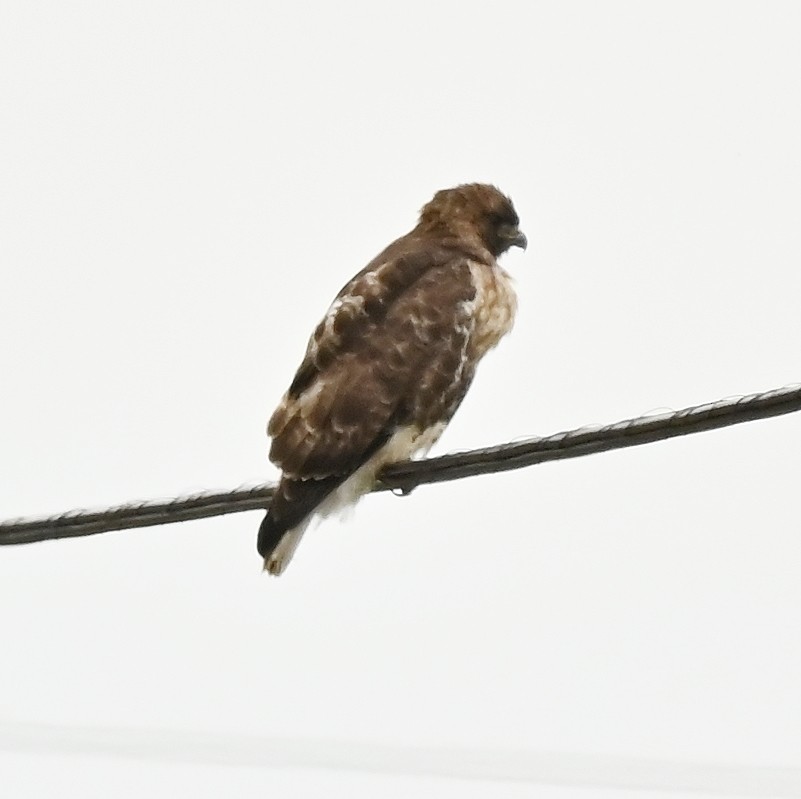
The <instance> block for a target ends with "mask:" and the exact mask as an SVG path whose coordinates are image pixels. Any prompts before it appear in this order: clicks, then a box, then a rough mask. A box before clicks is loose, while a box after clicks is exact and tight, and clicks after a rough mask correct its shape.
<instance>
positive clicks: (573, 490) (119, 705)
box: [0, 0, 801, 797]
mask: <svg viewBox="0 0 801 799" xmlns="http://www.w3.org/2000/svg"><path fill="white" fill-rule="evenodd" d="M799 41H801V8H799V6H798V4H795V3H778V2H775V3H753V4H751V3H748V4H744V3H730V2H729V3H698V2H692V3H681V2H671V3H649V4H645V3H604V4H600V3H598V4H595V3H586V4H583V3H558V4H557V3H535V2H529V3H522V2H519V3H514V2H492V3H486V2H482V3H478V2H464V3H457V2H447V3H446V2H441V3H422V2H403V3H394V4H380V3H366V2H365V3H356V2H342V3H336V4H333V3H332V4H324V3H271V2H201V3H164V2H142V0H137V2H120V3H103V2H71V3H61V2H35V1H34V2H32V0H25V1H24V2H21V1H20V2H14V1H13V0H6V2H4V3H3V6H2V14H1V18H0V81H2V83H1V84H0V85H1V86H2V88H1V89H0V107H1V108H2V125H0V187H1V188H0V226H1V227H2V232H0V268H2V294H0V311H1V315H0V411H1V413H0V477H1V478H2V479H0V518H9V517H14V516H21V515H39V514H45V513H51V512H59V511H63V510H67V509H72V508H80V507H87V506H89V507H97V506H103V505H105V504H112V503H118V502H124V501H127V500H134V499H146V498H156V497H168V496H172V495H175V494H179V493H184V492H187V491H196V490H201V489H211V488H218V489H219V488H226V487H233V486H236V485H239V484H242V483H249V482H250V483H252V482H259V481H263V480H272V479H274V478H275V476H276V472H275V470H274V468H273V467H272V466H271V465H269V464H268V462H267V460H266V451H267V440H266V437H265V434H264V426H265V423H266V420H267V417H268V416H269V413H270V412H271V410H272V408H273V407H274V405H275V404H276V403H277V401H278V399H279V398H280V395H281V393H282V392H283V391H284V389H285V388H286V386H287V385H288V382H289V380H290V379H291V376H292V373H293V371H294V369H295V367H296V366H297V363H298V361H299V359H300V357H301V355H302V352H303V348H304V346H305V342H306V339H307V336H308V334H309V332H310V331H311V329H312V328H313V326H314V325H315V324H316V322H317V320H318V318H319V317H320V315H321V314H322V313H323V311H324V310H325V308H326V307H327V305H328V303H329V301H330V300H331V298H332V297H333V295H334V294H335V293H336V291H337V290H338V289H339V287H340V286H341V285H342V284H343V283H344V282H345V281H346V280H347V279H348V278H349V277H350V276H351V275H352V274H353V273H354V272H355V271H357V270H358V269H360V268H361V267H362V266H363V265H364V264H365V263H366V262H367V261H368V260H369V259H370V258H371V257H372V256H373V255H375V254H376V252H378V251H379V250H380V249H381V248H382V247H383V246H384V245H385V244H386V243H388V242H389V241H390V240H391V239H393V238H394V237H396V236H398V235H401V234H403V233H405V232H406V231H407V230H408V229H409V228H411V227H412V226H413V225H414V223H415V219H416V213H417V210H418V209H419V208H420V206H422V205H423V204H424V203H425V202H426V201H427V200H428V199H429V198H430V197H431V195H432V194H433V193H434V191H436V190H437V189H439V188H444V187H447V186H451V185H454V184H456V183H460V182H465V181H474V180H482V181H489V182H493V183H496V184H497V185H498V186H499V187H501V188H502V189H503V190H504V191H505V192H507V193H509V194H510V195H511V196H512V198H513V200H514V201H515V204H516V206H517V209H518V212H519V214H520V217H521V220H522V227H523V229H524V230H525V232H526V233H527V234H528V237H529V242H530V246H529V249H528V251H527V252H526V253H520V252H519V251H514V252H513V253H510V254H509V255H508V256H507V257H506V258H505V261H504V263H505V266H506V267H507V268H508V269H509V271H511V272H512V273H513V275H514V276H515V278H516V281H517V287H518V292H519V297H520V313H519V317H518V322H517V325H516V328H515V330H514V332H513V334H512V335H511V336H510V337H509V338H508V339H506V340H505V341H504V342H502V344H501V346H500V347H499V349H498V350H497V351H496V352H494V353H492V354H491V355H490V356H489V357H488V358H487V360H486V362H485V363H484V364H483V365H482V367H481V369H480V370H479V374H478V377H477V379H476V382H475V384H474V387H473V389H472V390H471V394H470V396H469V397H468V399H467V400H466V402H465V404H464V405H463V407H462V409H461V410H460V412H459V414H458V415H457V418H456V419H455V420H454V422H453V424H452V425H451V427H450V428H449V430H448V431H447V433H446V434H445V436H444V437H443V439H442V441H441V443H440V444H439V445H438V447H437V450H436V452H439V453H442V452H446V451H449V450H454V449H466V448H470V447H474V446H481V445H489V444H493V443H500V442H503V441H506V440H510V439H513V438H519V437H525V436H531V435H538V434H547V433H552V432H556V431H558V430H563V429H568V428H571V427H576V426H579V425H582V424H590V423H602V422H611V421H615V420H617V419H621V418H626V417H629V416H636V415H639V414H641V413H644V412H648V411H654V410H659V409H661V410H664V409H667V408H681V407H684V406H686V405H691V404H694V403H698V402H703V401H707V400H713V399H717V398H719V397H723V396H730V395H736V394H742V393H748V392H752V391H758V390H763V389H769V388H773V387H777V386H781V385H784V384H787V383H792V382H795V381H799V380H801V363H800V362H799V354H800V353H801V344H799V342H801V313H799V295H800V294H801V269H800V268H799V260H800V259H799V256H800V255H801V225H799V220H800V219H801V148H799V142H801V50H800V48H799ZM799 434H801V419H799V418H797V417H785V418H781V419H774V420H770V421H764V422H755V423H751V424H748V425H744V426H740V427H737V428H735V429H728V430H724V431H719V432H714V433H706V434H703V435H699V436H692V437H688V438H684V439H679V440H673V441H670V442H665V443H659V444H654V445H650V446H647V447H642V448H638V449H635V450H628V451H623V452H616V453H610V454H605V455H598V456H594V457H591V458H587V459H582V460H578V461H571V462H566V463H561V464H546V465H543V466H540V467H537V468H534V469H529V470H524V471H519V472H515V473H509V474H506V475H500V476H493V477H480V478H473V479H471V480H464V481H460V482H457V483H453V484H448V485H440V486H434V487H424V488H421V489H419V490H418V491H417V492H416V493H415V494H414V495H412V496H411V497H410V498H408V499H397V498H395V497H392V496H390V495H382V496H374V497H369V498H367V499H366V500H364V502H363V503H362V505H361V506H360V507H359V508H358V510H357V511H356V513H355V516H354V517H353V518H352V519H351V520H349V521H346V522H342V523H340V522H336V521H333V522H327V523H325V524H324V525H322V526H321V527H319V528H318V529H316V530H314V531H312V532H311V533H310V534H308V535H307V537H306V539H305V540H304V542H303V545H302V547H301V549H300V550H299V552H298V554H297V556H296V559H295V561H293V563H292V565H291V567H290V568H289V570H288V571H287V573H286V574H285V575H284V576H283V577H282V578H280V579H278V580H274V579H270V578H268V577H267V576H266V575H263V574H262V573H261V572H260V568H261V563H260V561H259V559H258V556H257V555H256V552H255V536H256V530H257V527H258V524H259V520H260V517H261V514H260V513H258V512H252V513H245V514H240V515H237V516H230V517H223V518H218V519H213V520H208V521H201V522H193V523H187V524H183V525H180V526H175V527H162V528H155V529H149V530H139V531H128V532H120V533H116V534H108V535H102V536H97V537H93V538H87V539H82V540H72V541H63V542H50V543H44V544H36V545H30V546H25V547H19V548H6V549H4V550H2V551H0V640H1V641H2V644H0V646H1V647H2V654H0V722H2V724H3V725H4V727H3V729H4V730H5V732H4V733H3V735H2V736H0V739H1V742H2V745H3V747H4V748H5V751H4V753H3V754H2V755H0V765H1V767H2V769H3V774H4V778H3V779H4V784H5V785H6V786H8V785H11V786H12V787H13V790H11V792H10V793H9V791H8V790H7V789H4V791H3V792H4V795H9V796H11V795H14V796H49V795H59V796H64V795H75V796H78V795H80V796H82V797H91V796H105V795H108V791H109V790H110V788H111V786H113V788H114V791H115V795H117V796H138V795H150V796H174V795H181V794H184V795H187V794H188V792H190V791H191V792H192V794H193V795H197V796H216V795H222V794H223V793H226V792H227V795H234V796H243V797H251V796H264V795H268V793H269V792H270V791H273V792H278V794H279V795H289V796H294V795H297V796H329V795H331V794H337V793H342V794H347V795H349V796H375V795H376V794H380V795H386V796H392V795H398V796H402V795H408V793H409V792H411V791H416V792H418V793H423V794H426V793H430V794H431V795H437V796H451V795H452V796H483V795H488V792H489V793H491V794H492V795H494V796H509V797H513V796H515V797H516V796H523V795H526V796H528V795H533V794H532V793H531V791H533V790H535V788H534V787H533V785H532V784H530V783H529V784H517V785H515V784H511V783H498V784H497V785H492V784H489V783H487V782H467V781H466V780H464V781H459V780H450V781H449V780H446V779H445V778H444V777H442V778H435V777H431V778H426V777H421V776H417V777H415V776H414V773H413V771H414V770H413V769H412V770H411V772H410V775H409V776H406V777H396V776H392V775H391V774H383V775H381V774H373V775H372V776H369V775H364V774H363V775H359V774H357V773H354V772H351V771H343V772H339V773H338V774H334V773H332V772H326V771H319V770H315V769H311V770H304V769H300V770H296V771H292V770H282V769H280V768H272V767H270V765H269V763H268V764H267V765H266V766H265V765H264V764H261V765H256V766H248V765H247V764H246V763H238V764H237V763H234V764H233V765H229V766H224V765H204V764H203V763H201V762H195V763H192V762H189V761H185V762H182V765H177V764H172V763H171V762H170V752H169V746H167V751H165V752H164V753H163V757H162V759H161V760H158V762H157V759H154V758H153V757H149V756H147V755H144V756H142V757H140V759H125V758H122V759H118V758H116V757H110V758H109V757H107V756H106V755H104V754H103V753H102V752H101V753H98V752H93V751H92V747H91V746H89V747H88V749H87V751H86V752H84V753H82V754H81V753H75V752H73V753H70V752H69V751H67V750H68V749H69V747H67V746H66V745H65V744H64V741H65V740H68V739H69V737H70V736H69V733H68V732H67V733H65V734H64V735H63V736H61V738H58V736H56V738H57V739H58V740H60V741H62V743H60V744H59V743H57V742H56V743H53V746H52V747H50V748H48V746H47V745H46V742H45V743H42V741H44V740H45V738H46V735H45V732H46V731H47V729H49V728H55V729H61V730H64V729H65V728H66V729H67V730H69V729H71V728H73V727H74V728H76V729H78V728H87V727H88V728H92V729H96V730H99V731H101V732H100V733H98V737H99V738H102V730H103V729H105V728H108V729H112V728H113V729H115V730H122V731H125V730H129V731H137V730H139V731H144V732H145V734H146V735H148V734H149V733H148V731H152V733H153V736H155V738H156V739H158V735H159V734H162V733H163V734H167V733H169V735H173V736H178V737H180V735H181V734H183V733H185V734H187V735H189V734H192V733H199V732H205V733H209V734H213V735H216V736H223V737H224V736H226V735H231V736H240V737H246V738H248V739H249V740H250V739H253V740H258V739H260V738H262V737H263V738H265V739H267V738H269V739H270V740H273V741H276V740H277V741H288V742H291V746H299V747H300V748H301V749H302V748H303V743H302V742H303V741H312V740H315V741H318V742H322V744H320V745H321V746H323V747H324V745H325V742H326V741H328V742H331V743H332V745H333V744H334V743H337V742H338V743H342V742H353V744H354V746H356V745H357V744H359V742H361V744H359V745H362V744H364V745H367V744H369V745H385V746H387V747H389V749H390V750H391V748H392V747H395V746H404V745H415V746H417V747H422V748H423V749H425V750H426V751H427V748H431V750H432V751H433V752H438V751H443V750H446V749H454V748H456V749H458V748H460V747H467V748H470V749H478V750H485V749H487V750H489V751H491V752H495V753H499V754H498V757H500V758H501V759H502V756H503V753H504V752H509V751H515V752H521V751H522V752H531V753H533V754H532V756H534V754H537V753H539V754H542V753H548V752H550V753H561V755H564V756H565V757H570V756H574V755H575V756H583V755H589V754H595V755H609V756H614V757H623V758H658V759H660V760H664V761H669V762H673V763H701V764H703V763H709V764H721V765H728V766H732V767H735V766H736V767H743V768H746V767H748V768H751V767H756V766H761V767H785V768H786V767H793V768H796V769H801V678H799V675H801V635H799V630H800V629H801V579H800V578H801V534H799V533H800V531H799V523H798V496H797V491H798V474H799V460H800V458H799ZM15 725H17V726H18V727H19V730H23V728H24V729H28V727H26V726H25V725H35V729H37V730H40V731H44V732H42V736H44V737H42V736H40V738H39V744H37V745H36V746H34V747H33V749H32V751H27V750H25V746H23V744H22V743H20V740H21V739H20V738H19V737H16V738H15V733H14V730H15V729H16V727H15ZM165 731H167V732H165ZM19 734H20V735H22V732H20V733H19ZM131 734H133V733H131ZM34 737H35V736H34ZM54 740H55V739H54ZM236 740H239V738H237V739H236ZM287 745H290V744H287ZM23 750H24V751H23ZM309 758H310V759H311V760H314V756H313V755H309ZM175 759H176V760H180V759H181V757H180V755H179V753H177V752H176V753H175ZM234 759H235V758H234ZM189 760H191V758H189ZM199 760H202V758H199ZM245 760H247V758H245ZM401 770H403V769H401ZM9 781H10V782H9ZM611 781H612V782H614V781H615V780H611ZM535 782H536V780H535ZM565 782H566V783H570V782H571V780H570V779H567V780H565ZM577 782H580V780H579V779H578V777H577ZM654 787H658V786H656V785H654ZM712 787H713V788H714V786H712ZM718 789H719V790H721V791H723V786H722V785H719V786H718ZM536 790H543V791H544V793H543V794H542V795H546V794H547V795H549V796H565V797H568V796H570V797H572V796H574V795H579V793H580V794H581V795H582V796H583V795H585V790H584V789H578V788H569V787H564V788H562V789H559V791H557V790H556V789H536ZM799 791H801V789H799ZM537 795H539V794H537ZM596 795H598V796H601V795H603V796H612V795H613V792H611V789H610V791H607V792H603V791H601V790H599V791H598V793H597V794H596ZM614 795H615V796H617V793H616V792H614ZM627 795H629V794H627Z"/></svg>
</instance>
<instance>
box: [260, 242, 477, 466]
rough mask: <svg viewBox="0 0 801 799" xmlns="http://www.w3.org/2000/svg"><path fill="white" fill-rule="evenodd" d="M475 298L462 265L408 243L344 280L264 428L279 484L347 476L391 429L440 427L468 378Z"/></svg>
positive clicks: (448, 254)
mask: <svg viewBox="0 0 801 799" xmlns="http://www.w3.org/2000/svg"><path fill="white" fill-rule="evenodd" d="M474 298H475V287H474V285H473V280H472V275H471V270H470V265H469V262H468V260H467V258H466V257H465V256H464V255H462V254H459V253H458V252H455V251H454V250H449V249H445V248H442V247H439V246H437V245H436V243H432V242H431V241H430V240H426V239H423V238H414V237H413V236H407V237H404V238H403V239H399V240H398V241H397V242H395V243H394V244H393V245H391V246H390V247H389V248H388V249H387V250H386V251H385V252H384V253H382V254H381V255H380V256H379V257H378V258H376V259H375V260H374V261H373V262H372V263H371V264H370V265H368V267H367V268H366V269H364V270H363V271H362V272H360V273H359V274H358V275H357V276H356V277H355V278H354V279H353V280H351V281H350V282H349V283H348V284H347V285H346V286H345V287H344V288H343V289H342V291H341V292H340V293H339V295H338V296H337V299H336V300H335V301H334V303H333V305H332V306H331V308H330V309H329V312H328V313H327V315H326V317H325V318H324V319H323V321H322V322H321V323H320V324H319V325H318V327H317V329H316V330H315V332H314V334H313V336H312V338H311V340H310V341H309V346H308V348H307V351H306V356H305V357H304V360H303V363H302V364H301V366H300V368H299V370H298V372H297V374H296V376H295V379H294V380H293V382H292V385H291V386H290V389H289V391H288V392H287V394H286V395H285V397H284V398H283V400H282V402H281V404H280V405H279V407H278V409H277V410H276V411H275V413H274V414H273V417H272V419H271V420H270V424H269V427H268V432H269V433H270V435H271V436H272V437H273V442H272V447H271V450H270V458H271V460H272V461H273V462H274V463H275V464H276V465H278V466H279V467H280V468H281V469H282V470H283V471H284V474H285V477H287V478H289V479H292V480H308V479H310V478H314V479H315V480H328V478H333V477H341V476H346V475H348V474H350V473H352V472H353V471H355V470H356V469H357V468H358V467H359V466H360V465H361V464H362V463H364V462H365V460H366V459H367V458H368V457H369V456H370V455H371V454H372V453H373V452H375V450H376V449H377V447H379V446H380V445H381V444H382V443H383V442H385V441H386V440H387V439H388V438H389V436H390V435H391V434H392V432H393V431H394V430H396V429H397V428H398V427H402V426H405V425H410V424H414V425H416V426H417V427H418V429H419V430H420V431H423V430H425V429H427V428H428V427H430V426H431V425H434V424H436V423H437V422H440V421H442V422H447V421H448V420H449V419H450V417H451V416H452V415H453V413H454V412H455V410H456V408H457V407H458V404H459V402H460V401H461V399H462V398H463V396H464V393H465V392H466V390H467V387H468V386H469V383H470V380H471V379H472V375H473V368H474V365H473V364H472V363H471V362H470V360H469V358H468V354H467V342H468V339H469V336H470V333H471V331H472V325H473V315H472V311H473V308H472V303H473V301H474Z"/></svg>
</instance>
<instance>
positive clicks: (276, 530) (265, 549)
mask: <svg viewBox="0 0 801 799" xmlns="http://www.w3.org/2000/svg"><path fill="white" fill-rule="evenodd" d="M285 532H286V530H285V529H284V528H283V527H279V526H278V525H277V524H276V523H275V519H273V517H272V516H271V515H270V512H269V511H268V512H267V515H266V516H265V517H264V518H263V519H262V520H261V524H260V525H259V536H258V538H257V539H256V549H258V551H259V555H261V556H262V557H263V558H268V557H270V555H271V554H272V552H273V550H274V549H275V548H276V547H277V546H278V542H279V541H280V540H281V538H282V537H283V535H284V533H285Z"/></svg>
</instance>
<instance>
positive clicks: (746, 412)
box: [0, 384, 801, 545]
mask: <svg viewBox="0 0 801 799" xmlns="http://www.w3.org/2000/svg"><path fill="white" fill-rule="evenodd" d="M798 410H801V384H794V385H791V386H785V387H784V388H778V389H773V390H772V391H765V392H763V393H760V394H749V395H748V396H744V397H738V398H734V399H723V400H718V401H717V402H710V403H705V404H703V405H695V406H693V407H690V408H685V409H683V410H680V411H672V412H669V413H661V414H657V415H646V416H640V417H637V418H635V419H626V420H624V421H621V422H615V423H614V424H608V425H603V426H593V427H580V428H578V429H576V430H569V431H567V432H563V433H556V434H554V435H550V436H545V437H541V438H531V439H527V440H525V441H519V442H510V443H508V444H501V445H498V446H494V447H488V448H485V449H476V450H471V451H469V452H457V453H454V454H452V455H443V456H441V457H438V458H428V459H426V460H420V461H407V462H405V463H400V464H395V465H393V466H391V467H388V468H387V469H386V470H385V471H384V472H383V473H382V474H381V484H380V485H378V486H377V487H376V489H375V490H377V491H386V490H393V491H399V492H401V493H409V492H410V491H412V490H413V489H414V488H416V487H417V486H420V485H424V484H426V483H440V482H445V481H449V480H459V479H461V478H463V477H472V476H475V475H480V474H491V473H494V472H503V471H509V470H511V469H521V468H523V467H524V466H533V465H534V464H537V463H544V462H545V461H555V460H566V459H568V458H578V457H581V456H583V455H591V454H593V453H596V452H606V451H608V450H612V449H622V448H624V447H636V446H639V445H641V444H650V443H651V442H653V441H661V440H663V439H666V438H674V437H676V436H686V435H690V434H692V433H700V432H703V431H704V430H714V429H717V428H719V427H728V426H730V425H735V424H742V423H743V422H750V421H753V420H756V419H766V418H769V417H771V416H780V415H783V414H786V413H794V412H795V411H798ZM273 488H274V487H273V486H272V485H267V484H264V485H257V486H254V487H251V488H239V489H235V490H233V491H221V492H217V493H202V494H194V495H192V496H186V497H178V498H176V499H170V500H166V501H156V502H153V501H148V502H141V503H136V504H127V505H120V506H117V507H113V508H106V509H103V510H98V511H71V512H68V513H63V514H60V515H57V516H50V517H47V518H35V519H11V520H8V521H5V522H2V523H0V545H11V544H27V543H31V542H33V541H47V540H51V539H56V538H73V537H78V536H85V535H95V534H97V533H106V532H111V531H113V530H127V529H130V528H134V527H151V526H154V525H162V524H172V523H173V522H183V521H189V520H191V519H205V518H209V517H212V516H222V515H225V514H228V513H240V512H242V511H248V510H258V509H264V508H266V507H268V506H269V504H270V499H271V498H272V494H273Z"/></svg>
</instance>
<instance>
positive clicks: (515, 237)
mask: <svg viewBox="0 0 801 799" xmlns="http://www.w3.org/2000/svg"><path fill="white" fill-rule="evenodd" d="M509 241H510V244H509V246H510V247H520V249H521V250H525V249H526V247H528V239H527V238H526V234H525V233H523V231H522V230H520V228H516V229H515V230H514V233H513V234H512V235H511V236H510V237H509Z"/></svg>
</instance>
